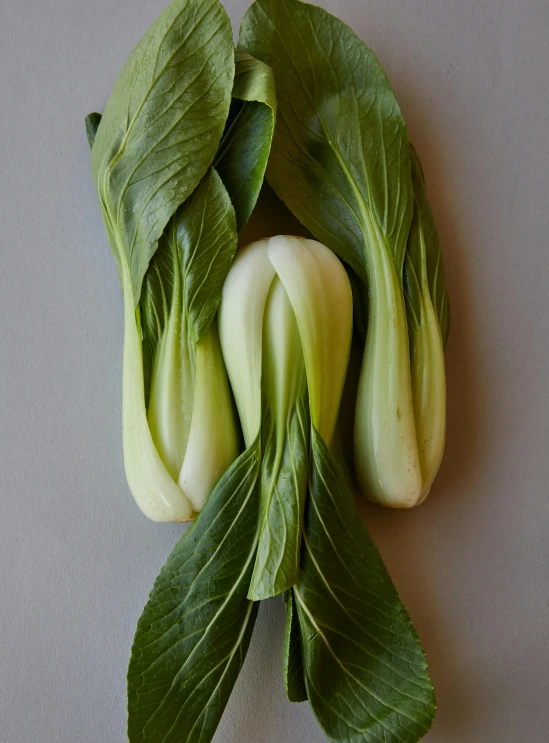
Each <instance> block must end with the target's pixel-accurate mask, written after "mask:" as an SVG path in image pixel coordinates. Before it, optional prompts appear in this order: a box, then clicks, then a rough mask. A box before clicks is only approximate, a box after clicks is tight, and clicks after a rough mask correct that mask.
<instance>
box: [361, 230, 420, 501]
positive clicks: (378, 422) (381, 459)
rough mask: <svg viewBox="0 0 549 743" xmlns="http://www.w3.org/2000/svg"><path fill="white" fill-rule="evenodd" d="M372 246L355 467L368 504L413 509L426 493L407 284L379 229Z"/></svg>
mask: <svg viewBox="0 0 549 743" xmlns="http://www.w3.org/2000/svg"><path fill="white" fill-rule="evenodd" d="M369 240H370V245H369V246H368V251H367V252H368V254H369V255H371V263H370V266H369V279H370V281H369V290H370V301H369V317H368V333H367V338H366V345H365V349H364V357H363V361H362V369H361V373H360V380H359V386H358V395H357V404H356V416H355V466H356V471H357V476H358V479H359V483H360V485H361V488H362V491H363V492H364V493H365V495H367V497H368V498H370V499H371V500H373V501H376V502H379V503H382V504H383V505H386V506H393V507H395V508H409V507H411V506H414V505H416V504H417V502H418V500H419V498H420V497H421V493H422V489H423V488H422V475H421V466H420V459H419V452H418V446H417V440H416V426H415V418H414V407H413V402H412V384H411V376H410V352H409V345H408V326H407V320H406V310H405V305H404V297H403V294H402V282H401V279H400V277H399V276H397V272H396V268H395V265H394V263H393V260H392V258H391V256H390V255H389V249H388V247H387V245H386V244H385V241H384V240H383V238H382V236H381V235H379V234H378V233H377V231H375V229H374V228H373V226H371V229H370V235H369Z"/></svg>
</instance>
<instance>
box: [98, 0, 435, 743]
mask: <svg viewBox="0 0 549 743" xmlns="http://www.w3.org/2000/svg"><path fill="white" fill-rule="evenodd" d="M275 82H276V92H275ZM277 99H278V103H277ZM86 131H87V135H88V139H89V142H90V145H91V147H92V156H91V164H92V174H93V179H94V183H95V187H96V190H97V194H98V197H99V202H100V207H101V212H102V215H103V221H104V225H105V229H106V232H107V236H108V239H109V241H110V244H111V248H112V250H113V253H114V256H115V259H116V262H117V266H118V272H119V277H120V281H121V285H122V292H123V303H124V356H123V399H122V413H123V415H122V418H123V444H124V463H125V469H126V475H127V479H128V484H129V486H130V489H131V491H132V493H133V495H134V498H135V500H136V502H137V503H138V505H139V507H140V508H141V510H142V511H143V512H144V513H145V514H146V515H147V516H148V517H149V518H151V519H152V520H155V521H170V520H173V521H186V520H193V523H192V524H191V525H190V527H189V528H188V529H187V531H185V532H184V533H183V535H182V536H181V538H180V540H179V541H178V543H177V544H176V546H175V548H174V549H173V551H172V553H171V555H170V556H169V558H168V560H167V562H166V564H165V566H164V567H163V568H162V570H161V571H160V574H159V576H158V578H157V580H156V582H155V584H154V586H153V589H152V591H151V594H150V596H149V599H148V602H147V604H146V606H145V608H144V610H143V613H142V616H141V618H140V619H139V622H138V625H137V629H136V633H135V637H134V641H133V645H132V651H131V658H130V663H129V668H128V678H127V680H128V739H129V741H130V743H181V742H182V741H185V743H209V742H210V741H211V740H212V738H213V736H214V734H215V731H216V728H217V726H218V723H219V721H220V719H221V716H222V714H223V710H224V709H225V706H226V704H227V702H228V699H229V696H230V694H231V691H232V688H233V686H234V684H235V681H236V679H237V676H238V674H239V672H240V669H241V667H242V664H243V662H244V659H245V657H246V653H247V650H248V646H249V643H250V639H251V635H252V631H253V627H254V623H255V619H256V616H257V610H258V601H259V600H262V599H265V598H268V597H272V596H277V595H281V596H283V597H284V603H285V607H286V629H285V639H284V647H283V649H282V660H283V663H282V670H283V680H284V685H285V689H286V693H287V696H288V698H289V699H290V700H291V701H295V702H302V701H308V702H309V704H310V706H311V708H312V711H313V713H314V714H315V716H316V719H317V720H318V722H319V724H320V725H321V727H322V729H323V730H324V732H325V733H326V735H327V737H328V739H329V740H330V741H331V742H332V743H365V742H366V741H370V742H371V743H376V742H377V741H379V742H381V741H384V742H385V743H416V741H418V740H419V738H421V737H422V735H424V734H425V733H426V732H427V731H428V730H429V728H430V725H431V722H432V719H433V715H434V711H435V699H434V693H433V689H432V686H431V682H430V679H429V675H428V673H427V664H426V660H425V655H424V653H423V650H422V648H421V644H420V642H419V638H418V636H417V634H416V632H415V629H414V627H413V625H412V623H411V621H410V618H409V616H408V614H407V612H406V609H405V607H404V606H403V604H402V602H401V600H400V598H399V596H398V593H397V591H396V589H395V587H394V586H393V584H392V582H391V579H390V577H389V575H388V574H387V571H386V569H385V567H384V565H383V562H382V559H381V557H380V555H379V553H378V551H377V549H376V547H375V545H374V544H373V542H372V540H371V538H370V536H369V534H368V531H367V529H366V527H365V525H364V523H363V521H362V519H361V517H360V514H359V512H358V510H357V508H356V505H355V502H354V495H353V492H352V475H351V476H350V475H349V471H348V469H347V465H346V463H345V462H342V458H341V455H342V445H341V441H340V437H339V430H338V427H339V426H340V421H339V413H340V405H341V398H342V392H343V387H344V383H345V380H346V375H347V366H348V362H349V355H350V349H351V342H352V337H353V333H354V340H355V342H357V343H359V344H361V352H362V367H361V373H360V380H359V383H358V390H357V392H356V395H355V397H356V414H355V431H354V450H355V451H354V461H355V469H356V475H357V479H358V482H359V484H360V486H361V488H362V490H363V491H364V492H365V493H366V495H367V496H368V497H369V498H371V499H372V500H374V501H378V502H380V503H383V504H385V505H390V506H394V507H409V506H413V505H415V504H417V503H420V502H421V501H422V500H423V499H424V498H425V497H426V495H427V493H428V492H429V489H430V487H431V484H432V482H433V479H434V477H435V475H436V473H437V470H438V468H439V465H440V461H441V458H442V453H443V449H444V438H445V423H446V418H445V403H446V388H445V375H444V347H445V344H446V340H447V337H448V331H449V304H448V296H447V293H446V289H445V279H444V269H443V266H442V256H441V251H440V246H439V242H438V238H437V233H436V227H435V223H434V218H433V214H432V212H431V210H430V207H429V203H428V200H427V195H426V188H425V183H424V178H423V173H422V170H421V166H420V164H419V160H418V157H417V154H416V153H415V151H414V150H413V148H412V147H411V145H410V143H409V142H408V137H407V132H406V126H405V123H404V120H403V117H402V115H401V112H400V109H399V108H398V105H397V103H396V100H395V98H394V96H393V93H392V91H391V89H390V86H389V83H388V81H387V78H386V77H385V74H384V73H383V71H382V69H381V67H380V65H379V63H378V61H377V60H376V58H375V57H374V55H373V53H372V52H371V51H370V50H369V49H368V48H367V47H366V46H365V45H364V44H363V42H362V41H360V40H359V39H358V38H357V37H356V36H355V35H354V34H353V33H352V31H351V30H350V29H348V28H347V27H346V26H345V25H344V24H342V23H341V22H340V21H338V20H337V19H336V18H334V17H333V16H331V15H329V14H328V13H326V12H325V11H323V10H321V9H319V8H316V7H314V6H311V5H308V4H306V3H303V2H297V1H295V0H285V2H282V1H281V0H257V1H256V2H255V3H253V5H252V6H251V7H250V8H249V10H248V11H247V12H246V14H245V16H244V19H243V22H242V26H241V30H240V38H239V48H238V49H235V48H234V46H233V40H232V32H231V28H230V24H229V22H228V19H227V16H226V14H225V12H224V10H223V8H222V6H221V5H220V3H219V2H218V0H174V1H173V2H172V4H171V5H170V6H169V7H168V8H167V9H166V10H165V11H164V13H162V14H161V16H160V17H159V18H158V19H157V20H156V21H155V22H154V23H153V25H152V26H151V28H150V29H149V30H148V32H147V33H146V35H145V36H144V38H143V39H142V40H141V42H140V43H139V44H138V45H137V47H136V48H135V49H134V51H133V52H132V54H131V55H130V57H129V58H128V61H127V62H126V64H125V65H124V67H123V69H122V71H121V73H120V75H119V77H118V79H117V81H116V84H115V86H114V89H113V92H112V94H111V96H110V98H109V101H108V103H107V106H106V109H105V112H104V114H103V115H102V116H101V115H100V114H90V115H89V116H88V117H87V119H86ZM271 144H272V147H271ZM265 173H267V178H268V180H269V181H270V183H271V185H272V186H273V188H274V189H275V191H276V192H277V193H278V195H279V196H280V197H281V198H282V199H283V201H284V202H285V203H286V204H287V205H288V207H289V208H290V209H291V210H292V211H293V212H294V214H295V215H296V216H297V217H298V219H300V220H301V222H302V224H303V225H304V226H305V227H306V228H308V229H309V230H310V231H311V232H312V233H313V234H314V236H315V237H316V238H318V240H315V239H308V238H305V237H294V236H282V235H279V236H276V237H266V238H263V239H260V240H256V241H255V242H252V243H251V244H249V245H247V246H246V247H243V248H241V249H240V250H237V241H238V234H239V232H240V231H241V230H242V228H243V227H244V225H245V224H246V223H247V221H248V219H249V217H250V215H251V214H252V211H253V209H254V206H255V204H256V201H257V198H258V195H259V192H260V189H261V186H262V183H263V178H264V175H265ZM353 324H354V328H353ZM242 444H243V445H242ZM242 449H244V451H242Z"/></svg>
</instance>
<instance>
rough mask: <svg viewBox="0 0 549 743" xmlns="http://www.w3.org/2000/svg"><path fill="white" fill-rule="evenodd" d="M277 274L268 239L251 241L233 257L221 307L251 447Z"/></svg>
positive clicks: (227, 354)
mask: <svg viewBox="0 0 549 743" xmlns="http://www.w3.org/2000/svg"><path fill="white" fill-rule="evenodd" d="M274 277H275V270H274V268H273V266H272V264H271V262H270V261H269V259H268V257H267V241H266V240H259V241H257V242H255V243H251V244H250V245H248V246H247V247H245V248H243V249H242V250H241V251H239V252H238V253H237V255H236V257H235V259H234V261H233V264H232V266H231V269H230V271H229V273H228V275H227V278H226V280H225V284H224V285H223V293H222V297H221V306H220V309H219V339H220V341H221V348H222V351H223V358H224V360H225V366H226V368H227V373H228V375H229V379H230V381H231V387H232V390H233V394H234V397H235V401H236V406H237V408H238V414H239V417H240V423H241V425H242V431H243V434H244V442H245V444H246V446H247V447H248V446H250V445H251V444H252V443H253V442H254V440H255V438H256V436H257V434H258V432H259V427H260V425H261V355H262V335H263V313H264V309H265V302H266V300H267V295H268V293H269V289H270V287H271V284H272V282H273V279H274Z"/></svg>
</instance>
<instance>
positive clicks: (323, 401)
mask: <svg viewBox="0 0 549 743" xmlns="http://www.w3.org/2000/svg"><path fill="white" fill-rule="evenodd" d="M267 252H268V255H269V258H270V260H271V262H272V264H273V266H274V268H275V269H276V272H277V274H278V276H279V278H280V280H281V281H282V283H283V285H284V288H285V290H286V292H287V294H288V297H289V299H290V302H291V305H292V308H293V310H294V312H295V316H296V320H297V325H298V328H299V333H300V336H301V343H302V347H303V355H304V358H305V368H306V372H307V385H308V390H309V405H310V408H311V420H312V422H313V424H314V426H315V427H316V429H317V431H318V432H319V434H320V435H321V436H322V438H323V440H324V441H325V443H326V444H327V445H328V446H330V445H331V442H332V438H333V435H334V429H335V425H336V421H337V416H338V411H339V405H340V401H341V394H342V391H343V384H344V382H345V375H346V372H347V364H348V361H349V352H350V348H351V334H352V323H353V300H352V293H351V286H350V284H349V279H348V278H347V274H346V273H345V269H344V268H343V266H342V264H341V263H340V261H339V260H338V258H336V256H335V255H334V253H332V251H331V250H329V249H328V248H327V247H326V246H325V245H322V244H321V243H319V242H317V241H316V240H308V239H306V238H302V237H291V236H282V235H279V236H277V237H272V238H271V239H270V240H269V241H268V245H267Z"/></svg>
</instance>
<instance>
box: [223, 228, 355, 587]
mask: <svg viewBox="0 0 549 743" xmlns="http://www.w3.org/2000/svg"><path fill="white" fill-rule="evenodd" d="M351 324H352V301H351V291H350V287H349V283H348V280H347V277H346V276H345V272H344V270H343V268H342V266H341V264H340V263H339V261H338V260H337V259H336V258H335V256H334V255H333V254H332V253H331V252H330V251H329V250H328V249H327V248H326V247H325V246H323V245H321V244H320V243H317V242H316V241H314V240H306V239H302V238H292V237H275V238H271V239H270V240H261V241H258V242H256V243H252V244H251V245H249V246H248V247H247V248H245V249H244V250H243V251H241V252H240V254H239V255H237V257H236V259H235V261H234V263H233V265H232V267H231V270H230V272H229V274H228V276H227V280H226V282H225V285H224V287H223V298H222V304H221V310H220V319H219V327H220V338H221V346H222V349H223V357H224V359H225V363H226V366H227V371H228V374H229V378H230V380H231V385H232V389H233V392H234V395H235V400H236V404H237V408H238V411H239V415H240V420H241V423H242V427H243V430H244V438H245V440H246V442H250V441H252V440H254V438H255V437H256V436H257V435H258V433H259V432H260V431H261V443H262V447H263V449H262V476H261V502H262V506H261V525H260V536H259V545H258V552H257V557H256V562H255V567H254V573H253V576H252V581H251V585H250V592H249V596H250V598H253V599H256V600H257V599H260V598H266V597H267V596H274V595H276V594H278V593H282V592H284V591H286V590H287V589H288V588H290V587H291V586H292V585H294V584H295V582H296V580H297V575H298V570H299V554H300V548H301V533H302V517H303V509H304V501H305V494H306V490H307V483H308V472H309V455H308V451H309V437H310V427H311V422H310V421H311V420H312V421H313V423H314V424H315V425H316V426H320V427H321V428H322V430H323V432H324V435H325V437H326V440H327V441H330V440H331V437H332V435H333V429H334V426H335V421H336V418H337V411H338V408H339V400H340V397H341V391H342V388H343V382H344V379H345V371H346V367H347V359H348V353H349V345H350V335H351ZM309 409H310V418H309Z"/></svg>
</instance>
